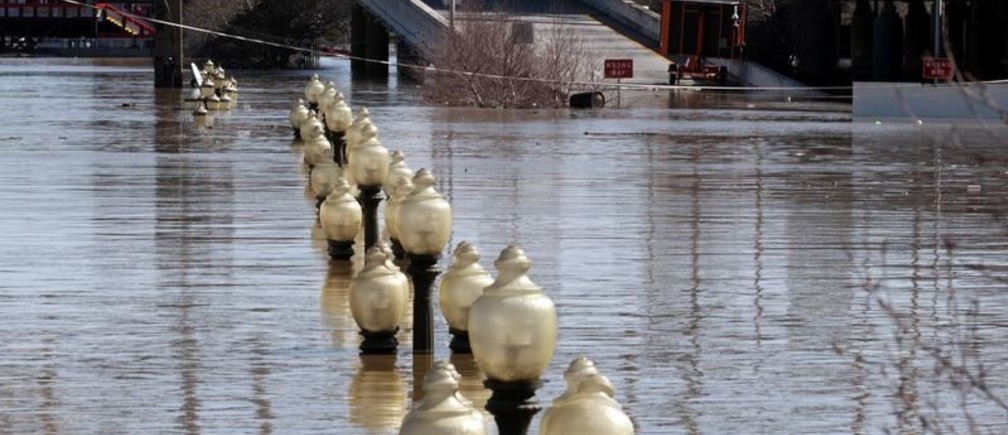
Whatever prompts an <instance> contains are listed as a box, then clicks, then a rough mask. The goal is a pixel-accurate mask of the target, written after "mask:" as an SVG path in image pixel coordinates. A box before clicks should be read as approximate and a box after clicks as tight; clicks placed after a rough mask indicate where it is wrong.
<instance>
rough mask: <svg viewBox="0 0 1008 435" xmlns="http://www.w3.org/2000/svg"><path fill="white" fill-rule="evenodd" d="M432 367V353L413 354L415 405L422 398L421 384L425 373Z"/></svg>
mask: <svg viewBox="0 0 1008 435" xmlns="http://www.w3.org/2000/svg"><path fill="white" fill-rule="evenodd" d="M433 366H434V354H433V353H425V352H421V353H417V352H414V353H413V369H412V370H411V372H412V373H413V402H412V403H417V402H419V401H420V399H423V397H424V390H423V383H424V377H426V376H427V372H429V371H430V369H431V367H433Z"/></svg>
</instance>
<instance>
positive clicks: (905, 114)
mask: <svg viewBox="0 0 1008 435" xmlns="http://www.w3.org/2000/svg"><path fill="white" fill-rule="evenodd" d="M853 112H854V120H855V121H874V120H904V121H911V122H913V121H917V120H918V119H920V120H925V121H928V120H943V119H986V120H996V121H1004V120H1005V119H1006V117H1008V84H1005V83H988V84H986V85H985V86H980V85H977V84H939V85H930V84H920V83H889V82H854V108H853Z"/></svg>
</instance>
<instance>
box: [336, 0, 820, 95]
mask: <svg viewBox="0 0 1008 435" xmlns="http://www.w3.org/2000/svg"><path fill="white" fill-rule="evenodd" d="M447 3H449V0H426V1H421V0H396V1H389V0H357V4H358V5H359V6H358V7H357V8H356V9H355V11H354V16H353V17H352V19H351V41H352V44H351V54H352V55H353V56H354V57H356V58H366V59H371V60H377V61H385V60H387V59H388V44H389V42H388V35H387V33H386V29H387V31H388V32H392V33H395V34H396V35H397V36H398V41H399V42H398V46H397V48H398V53H399V63H401V64H424V63H425V62H423V61H421V59H424V58H426V59H431V58H433V57H434V53H435V51H436V50H437V47H438V46H439V42H438V40H439V38H441V36H442V35H444V34H445V32H447V31H448V30H449V28H450V25H451V23H450V22H449V21H450V20H449V17H450V16H451V15H453V14H452V13H451V12H450V11H448V7H447ZM501 3H502V5H501V6H500V7H502V8H506V9H504V10H502V12H505V13H507V14H509V15H511V19H513V20H515V21H520V22H526V23H531V25H532V28H533V29H534V30H533V33H542V34H547V33H548V32H549V31H550V30H551V29H550V28H551V27H552V26H557V25H564V26H569V27H572V28H574V29H575V30H576V32H577V33H578V35H580V36H581V37H582V38H583V40H584V41H585V43H586V44H587V45H588V46H589V49H590V50H591V51H592V52H593V53H594V54H595V55H596V56H597V57H599V63H600V65H599V69H601V68H602V65H601V61H602V59H605V58H630V59H633V61H634V77H633V78H631V79H623V80H622V82H623V83H630V84H639V85H657V84H667V83H668V72H667V68H668V65H669V60H668V59H667V58H665V57H664V56H662V55H660V54H658V53H657V51H658V46H659V41H660V39H661V16H660V15H659V14H658V13H657V12H655V11H652V10H650V9H648V8H647V7H644V6H643V5H640V4H638V3H636V2H634V1H631V0H554V1H552V2H544V1H542V0H508V1H506V2H501ZM547 3H548V5H547ZM456 18H457V19H459V20H466V19H474V18H472V17H470V16H466V15H463V14H459V15H458V17H456ZM710 61H711V62H713V63H716V64H721V65H725V66H726V67H727V69H728V71H729V74H730V76H731V77H732V79H733V80H732V81H733V82H736V83H740V84H743V85H747V86H769V87H801V86H802V84H801V83H798V82H797V81H794V80H791V79H789V78H787V77H785V76H783V75H780V74H778V73H776V72H774V71H771V70H769V69H767V68H764V67H762V66H760V65H759V64H755V63H752V62H747V61H744V60H739V59H735V60H731V59H710ZM353 69H354V71H355V73H357V74H364V75H372V74H374V75H378V76H381V75H383V74H388V66H387V65H384V64H381V63H372V62H366V61H354V67H353Z"/></svg>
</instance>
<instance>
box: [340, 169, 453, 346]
mask: <svg viewBox="0 0 1008 435" xmlns="http://www.w3.org/2000/svg"><path fill="white" fill-rule="evenodd" d="M354 158H355V159H356V157H354ZM434 183H435V180H434V175H432V174H431V173H430V171H428V170H426V169H421V170H419V171H417V173H416V175H415V176H414V177H413V186H414V187H413V191H412V192H411V193H410V195H409V196H407V197H406V198H403V200H402V202H401V203H400V204H399V213H398V216H397V219H398V230H399V241H400V242H402V245H403V248H404V249H405V250H406V253H407V257H408V258H409V260H410V264H409V268H408V269H407V271H406V272H407V273H408V274H409V276H410V279H411V280H412V281H413V351H414V352H425V353H426V352H430V351H431V343H432V341H433V336H434V331H433V329H432V326H433V316H432V314H431V305H430V292H431V287H432V286H433V284H434V278H435V277H437V275H438V273H440V272H441V270H440V269H438V267H437V262H438V257H440V256H441V251H444V248H445V245H447V244H448V239H449V238H450V237H451V226H452V210H451V205H450V204H448V201H446V200H445V199H444V197H443V196H441V194H440V193H438V191H437V190H435V189H434Z"/></svg>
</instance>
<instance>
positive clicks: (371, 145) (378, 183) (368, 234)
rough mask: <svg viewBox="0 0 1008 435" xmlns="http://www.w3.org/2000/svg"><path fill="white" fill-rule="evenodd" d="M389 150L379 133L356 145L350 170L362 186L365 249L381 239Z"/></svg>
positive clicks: (359, 186) (358, 185) (359, 187)
mask: <svg viewBox="0 0 1008 435" xmlns="http://www.w3.org/2000/svg"><path fill="white" fill-rule="evenodd" d="M388 161H389V153H388V149H386V148H385V147H384V146H383V145H382V144H381V142H379V141H378V137H377V136H371V137H370V138H368V139H367V140H366V141H365V142H363V143H361V144H360V145H359V146H357V147H356V148H355V149H354V154H353V159H352V160H350V172H351V173H352V175H353V180H354V181H356V182H357V188H358V189H360V201H361V205H363V206H364V249H369V248H371V247H372V246H374V244H375V243H377V242H378V204H379V203H380V202H381V200H382V199H383V198H384V197H383V196H382V184H383V183H384V182H385V178H386V177H387V176H388V166H389V164H388Z"/></svg>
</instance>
